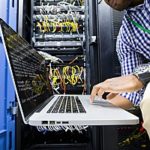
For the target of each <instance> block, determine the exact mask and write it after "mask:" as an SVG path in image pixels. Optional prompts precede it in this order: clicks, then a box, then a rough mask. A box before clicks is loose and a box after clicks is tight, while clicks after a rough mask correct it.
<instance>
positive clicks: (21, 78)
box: [0, 20, 52, 117]
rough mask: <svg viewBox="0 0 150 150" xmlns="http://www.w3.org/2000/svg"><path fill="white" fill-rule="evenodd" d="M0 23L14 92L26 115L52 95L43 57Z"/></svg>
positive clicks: (5, 25)
mask: <svg viewBox="0 0 150 150" xmlns="http://www.w3.org/2000/svg"><path fill="white" fill-rule="evenodd" d="M0 24H1V29H2V33H3V37H4V42H5V46H6V54H7V56H8V60H9V62H10V68H11V70H12V73H13V78H14V81H15V85H16V90H17V91H16V92H17V93H18V96H19V100H20V102H21V106H22V110H23V113H24V116H25V117H27V116H28V115H29V114H31V113H32V112H33V111H34V110H35V109H36V108H37V107H38V106H39V105H41V103H43V102H44V101H45V100H47V99H48V98H49V97H50V96H51V95H52V88H51V86H50V82H49V79H48V73H47V72H46V67H45V63H44V59H43V57H41V56H40V55H39V54H38V53H37V51H36V50H34V49H33V48H32V47H31V46H30V45H29V44H28V43H27V42H26V41H25V40H24V39H23V38H22V37H20V36H19V35H18V34H17V33H16V32H15V31H13V30H12V29H11V28H10V27H9V26H8V25H7V24H5V23H4V22H3V21H2V20H0Z"/></svg>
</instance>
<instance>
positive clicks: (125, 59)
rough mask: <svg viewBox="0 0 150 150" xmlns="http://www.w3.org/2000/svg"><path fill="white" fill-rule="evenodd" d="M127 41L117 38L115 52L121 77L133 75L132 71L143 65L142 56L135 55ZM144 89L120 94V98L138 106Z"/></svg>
mask: <svg viewBox="0 0 150 150" xmlns="http://www.w3.org/2000/svg"><path fill="white" fill-rule="evenodd" d="M127 41H128V40H127V39H124V40H122V39H121V37H120V36H118V38H117V44H116V51H117V54H118V58H119V61H120V64H121V73H122V75H127V74H131V73H133V71H134V69H135V68H136V67H137V66H139V65H140V64H142V63H143V60H144V59H143V56H142V55H140V54H139V53H137V52H136V51H135V50H134V47H132V44H131V45H130V43H127ZM143 93H144V89H142V90H140V91H137V92H132V93H122V94H120V95H121V96H123V97H125V98H127V99H128V100H129V101H131V102H132V103H133V104H134V105H139V104H140V101H141V100H142V98H143Z"/></svg>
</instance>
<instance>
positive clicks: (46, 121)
mask: <svg viewBox="0 0 150 150" xmlns="http://www.w3.org/2000/svg"><path fill="white" fill-rule="evenodd" d="M0 33H1V37H2V42H3V45H4V49H5V53H6V58H7V61H8V64H9V67H10V72H11V76H12V80H13V83H14V89H15V93H16V97H17V101H18V105H19V108H20V112H21V115H22V119H23V122H24V123H25V124H29V125H31V126H58V125H63V126H67V125H69V126H70V125H125V124H130V125H132V124H138V122H139V119H138V117H136V116H134V115H133V114H130V113H129V112H127V111H125V110H123V109H121V108H118V107H115V106H113V105H112V104H110V103H109V102H108V101H106V100H103V99H100V98H99V99H98V100H97V101H96V103H93V105H92V104H90V101H89V95H71V94H70V95H54V93H53V89H52V86H51V81H50V80H49V77H48V73H47V71H46V65H45V60H44V58H43V57H42V56H41V55H40V54H39V53H38V52H37V51H36V50H35V49H33V48H32V46H31V45H30V44H28V42H27V41H26V40H25V39H23V38H22V37H21V36H19V35H18V34H17V33H16V32H15V31H14V30H13V29H12V28H11V27H10V26H8V25H7V24H6V23H5V22H4V21H3V20H2V19H0Z"/></svg>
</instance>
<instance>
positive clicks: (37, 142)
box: [17, 0, 93, 150]
mask: <svg viewBox="0 0 150 150" xmlns="http://www.w3.org/2000/svg"><path fill="white" fill-rule="evenodd" d="M62 2H63V3H62ZM68 3H69V5H67V4H68ZM73 3H74V4H73ZM19 6H20V7H21V6H22V8H20V7H19V12H20V14H22V16H23V20H21V21H20V19H19V24H18V27H19V31H20V33H22V35H23V37H25V38H26V39H27V40H28V42H30V43H31V44H32V45H33V47H35V48H36V49H37V50H38V51H42V52H47V53H49V54H51V55H53V56H56V57H58V58H59V59H61V60H62V61H63V63H53V62H51V71H52V74H51V80H52V85H53V87H54V88H55V91H56V93H67V94H69V93H74V94H86V93H89V92H90V86H91V85H90V67H89V64H90V62H89V45H90V44H89V42H90V38H89V33H88V31H89V29H88V23H89V21H88V19H89V15H88V13H89V8H88V7H89V4H88V0H85V1H82V0H66V1H65V2H64V1H62V0H46V1H45V0H34V1H31V2H30V1H21V2H20V4H19ZM20 16H21V15H19V17H20ZM20 26H22V27H20ZM73 71H75V72H74V74H73V75H74V76H73V75H72V72H73ZM56 73H57V74H59V75H60V76H59V77H56ZM56 78H57V79H56ZM62 78H63V80H62ZM71 79H72V81H70V80H71ZM56 80H57V83H58V85H59V89H58V90H57V88H58V87H57V86H56V84H55V82H56ZM73 81H74V82H73ZM62 82H65V84H66V85H65V88H64V85H62ZM19 118H20V117H19ZM19 118H18V121H20V120H19ZM17 129H18V130H17V131H18V132H17V134H18V136H21V138H20V137H19V138H18V140H17V141H19V142H18V146H17V147H18V149H19V148H21V149H50V148H51V149H57V150H58V149H60V150H61V149H70V150H71V149H72V150H74V149H77V148H78V149H81V150H82V149H86V150H88V149H89V150H91V149H93V148H92V147H93V145H92V143H91V139H92V133H91V128H88V129H87V131H83V132H82V133H78V132H77V131H74V132H73V133H71V132H67V133H66V132H65V131H60V132H51V133H46V134H42V133H39V132H37V130H36V129H35V128H34V127H30V126H25V125H23V124H22V125H21V126H19V125H18V127H17ZM20 132H21V133H20ZM36 136H38V137H39V139H37V138H36ZM29 137H30V138H29ZM44 143H45V144H44ZM19 144H20V145H19Z"/></svg>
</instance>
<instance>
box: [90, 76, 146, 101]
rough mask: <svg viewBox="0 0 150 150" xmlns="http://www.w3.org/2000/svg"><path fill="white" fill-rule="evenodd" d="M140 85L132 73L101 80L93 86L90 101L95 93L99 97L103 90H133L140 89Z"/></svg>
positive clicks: (141, 85)
mask: <svg viewBox="0 0 150 150" xmlns="http://www.w3.org/2000/svg"><path fill="white" fill-rule="evenodd" d="M142 87H143V84H142V82H141V81H140V80H138V78H137V77H136V76H134V75H126V76H121V77H115V78H111V79H107V80H105V81H104V82H101V83H99V84H97V85H95V86H94V87H93V89H92V92H91V97H90V101H91V102H93V101H94V98H95V96H96V95H98V96H99V97H101V96H102V95H103V94H104V93H105V92H110V93H123V92H133V91H137V90H140V89H141V88H142Z"/></svg>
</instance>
